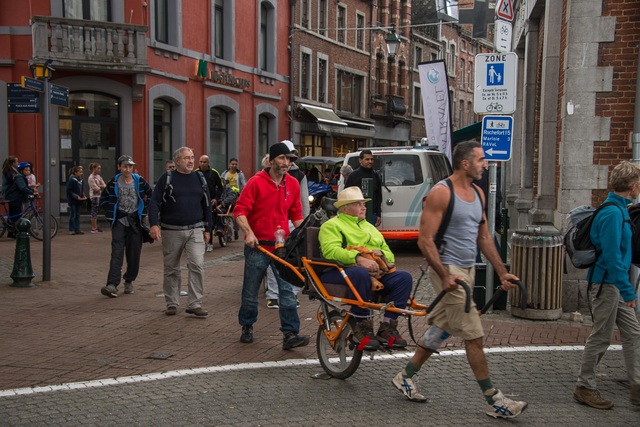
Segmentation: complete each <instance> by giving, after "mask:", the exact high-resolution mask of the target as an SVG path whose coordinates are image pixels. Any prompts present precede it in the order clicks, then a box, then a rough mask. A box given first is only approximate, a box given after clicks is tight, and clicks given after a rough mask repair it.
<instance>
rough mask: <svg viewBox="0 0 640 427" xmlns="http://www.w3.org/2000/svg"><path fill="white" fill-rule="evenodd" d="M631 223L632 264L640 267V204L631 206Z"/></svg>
mask: <svg viewBox="0 0 640 427" xmlns="http://www.w3.org/2000/svg"><path fill="white" fill-rule="evenodd" d="M629 218H630V222H631V263H632V264H635V265H637V266H640V203H636V204H633V205H631V206H629Z"/></svg>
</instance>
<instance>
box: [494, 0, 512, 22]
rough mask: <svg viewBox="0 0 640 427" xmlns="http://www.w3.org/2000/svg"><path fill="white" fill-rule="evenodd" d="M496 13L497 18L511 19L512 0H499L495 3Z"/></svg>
mask: <svg viewBox="0 0 640 427" xmlns="http://www.w3.org/2000/svg"><path fill="white" fill-rule="evenodd" d="M496 15H498V17H499V18H502V19H506V20H507V21H513V2H512V0H500V1H498V4H497V5H496Z"/></svg>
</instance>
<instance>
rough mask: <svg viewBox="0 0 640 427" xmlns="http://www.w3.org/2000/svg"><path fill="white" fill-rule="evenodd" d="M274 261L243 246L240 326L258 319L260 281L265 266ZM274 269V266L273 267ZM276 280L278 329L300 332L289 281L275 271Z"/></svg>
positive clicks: (265, 269)
mask: <svg viewBox="0 0 640 427" xmlns="http://www.w3.org/2000/svg"><path fill="white" fill-rule="evenodd" d="M273 264H274V262H273V261H272V260H271V258H269V256H268V255H265V254H263V253H262V252H260V251H259V250H258V249H253V248H251V247H249V246H247V245H245V246H244V280H243V282H242V303H241V305H240V311H239V312H238V322H239V323H240V325H241V326H248V325H253V324H254V323H255V322H256V321H257V320H258V293H259V290H260V282H261V281H262V278H263V277H264V274H265V272H266V271H267V267H269V266H270V265H273ZM273 268H274V269H275V266H274V267H273ZM276 281H277V282H278V295H279V301H278V306H279V307H280V309H279V312H280V330H281V331H282V332H285V333H286V332H293V333H295V334H297V333H298V332H300V318H299V317H298V309H297V304H296V297H295V295H294V294H293V288H292V286H291V283H289V282H286V281H284V280H283V279H282V278H280V276H279V275H278V274H277V273H276Z"/></svg>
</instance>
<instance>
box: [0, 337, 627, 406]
mask: <svg viewBox="0 0 640 427" xmlns="http://www.w3.org/2000/svg"><path fill="white" fill-rule="evenodd" d="M582 350H584V346H583V345H569V346H557V347H554V346H523V347H490V348H485V349H484V351H485V353H487V354H491V353H529V352H543V351H582ZM608 350H609V351H611V350H614V351H619V350H622V345H612V346H609V348H608ZM464 354H465V351H464V350H445V351H441V352H440V353H439V354H434V355H433V356H432V357H450V356H463V355H464ZM411 356H413V352H404V353H392V354H380V355H376V356H375V358H374V359H373V360H371V359H370V358H368V357H363V358H362V362H365V363H371V362H372V361H376V360H394V359H407V358H410V357H411ZM319 364H320V362H319V361H318V360H317V359H291V360H282V361H274V362H259V363H240V364H236V365H224V366H211V367H205V368H193V369H181V370H178V371H168V372H160V373H150V374H144V375H134V376H129V377H118V378H106V379H102V380H92V381H83V382H74V383H66V384H57V385H49V386H39V387H25V388H15V389H12V390H0V398H2V397H10V396H22V395H27V394H36V393H47V392H50V391H60V390H77V389H84V388H97V387H106V386H111V385H119V384H133V383H142V382H147V381H157V380H164V379H168V378H180V377H187V376H190V375H198V374H212V373H217V372H232V371H244V370H252V369H267V368H290V367H296V366H311V365H319Z"/></svg>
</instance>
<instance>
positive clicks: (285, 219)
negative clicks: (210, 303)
mask: <svg viewBox="0 0 640 427" xmlns="http://www.w3.org/2000/svg"><path fill="white" fill-rule="evenodd" d="M291 156H293V155H292V154H291V152H290V151H289V148H287V146H286V145H285V144H283V143H281V142H278V143H276V144H274V145H272V146H271V147H270V148H269V167H267V168H266V169H264V170H262V171H260V172H258V173H257V174H255V175H254V176H253V177H252V178H251V179H250V180H249V182H247V185H246V186H245V187H244V190H243V191H242V193H240V197H239V198H238V202H237V203H236V207H235V210H234V216H235V218H236V221H238V225H239V226H240V228H241V229H242V231H243V232H244V235H245V237H244V238H245V246H244V258H245V262H244V280H243V283H242V302H241V305H240V311H239V313H238V321H239V323H240V326H242V335H241V336H240V342H243V343H251V342H253V324H254V323H255V322H256V321H257V320H258V293H259V289H260V282H261V280H262V277H263V276H264V274H265V272H266V270H267V268H269V267H270V266H274V261H273V260H272V259H271V258H270V257H269V256H268V255H265V254H263V253H262V252H261V251H260V250H259V249H257V248H256V246H257V245H258V244H260V245H261V246H262V247H263V248H264V249H266V250H268V251H271V252H273V250H274V249H275V241H274V240H275V237H274V234H275V232H276V230H277V228H278V227H280V228H282V230H284V231H285V236H286V235H288V234H289V219H291V221H292V222H293V225H294V226H295V227H297V226H299V225H300V224H301V223H302V220H303V217H302V205H301V204H300V184H298V181H297V180H296V179H295V178H294V177H293V176H291V175H289V174H288V173H287V171H288V170H289V165H290V162H291V160H290V158H291ZM276 280H277V283H278V294H279V313H280V330H281V331H282V333H283V334H284V336H283V340H282V348H283V349H284V350H289V349H292V348H295V347H301V346H305V345H307V344H309V337H308V336H306V335H298V333H299V332H300V318H299V317H298V309H297V307H296V297H295V295H294V294H293V289H292V286H291V283H289V282H287V281H285V280H283V279H282V278H281V277H280V276H279V275H277V276H276Z"/></svg>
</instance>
